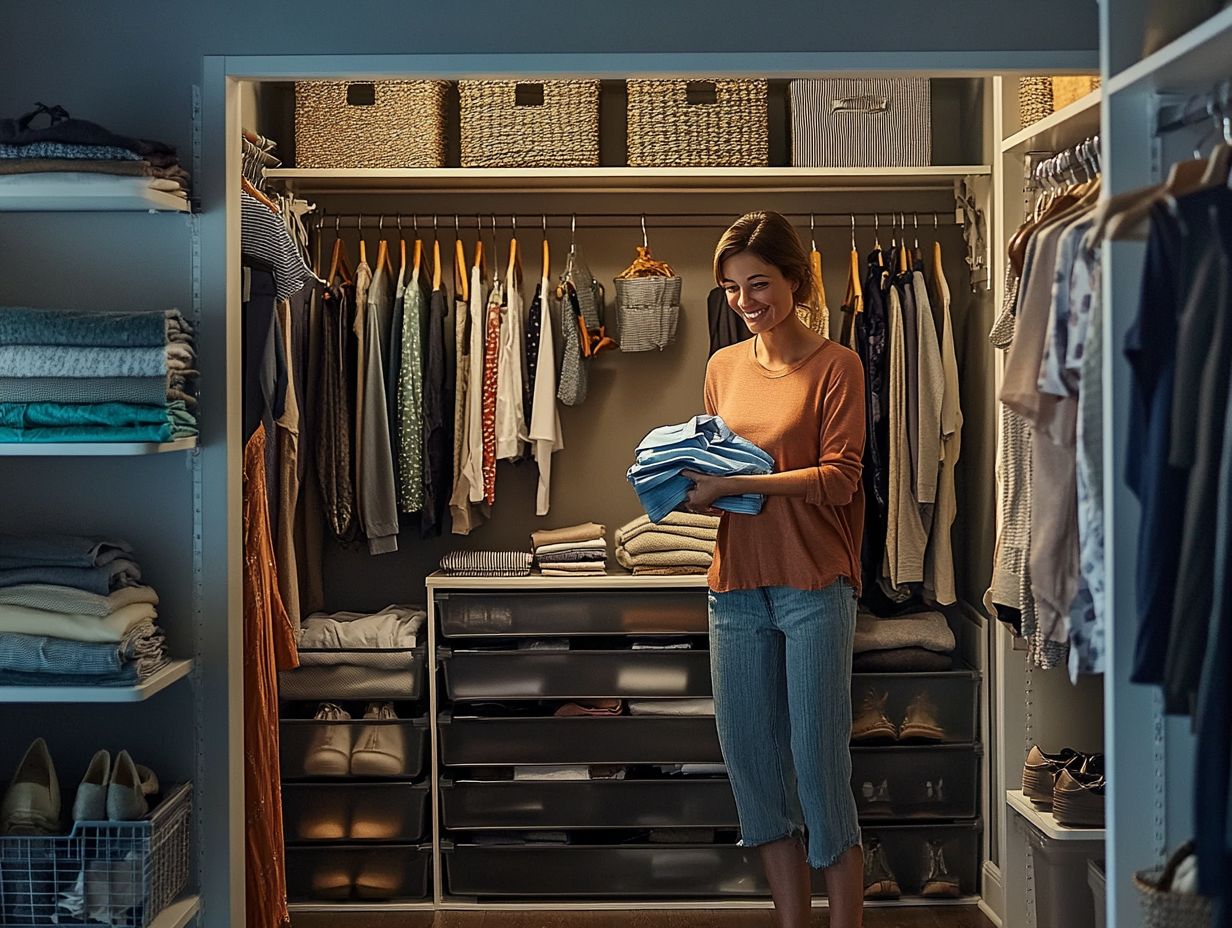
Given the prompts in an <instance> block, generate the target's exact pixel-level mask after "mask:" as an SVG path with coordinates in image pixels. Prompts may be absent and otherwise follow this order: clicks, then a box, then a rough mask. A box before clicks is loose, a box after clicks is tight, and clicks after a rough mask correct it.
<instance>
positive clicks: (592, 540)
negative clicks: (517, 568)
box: [530, 522, 607, 577]
mask: <svg viewBox="0 0 1232 928" xmlns="http://www.w3.org/2000/svg"><path fill="white" fill-rule="evenodd" d="M530 541H531V546H532V547H533V548H534V550H535V560H536V561H537V562H538V564H539V570H540V571H541V572H542V573H543V575H544V576H545V577H602V576H604V575H605V574H606V573H607V527H606V526H603V525H599V524H598V523H596V522H584V523H582V524H581V525H570V526H567V527H566V528H552V529H544V530H543V531H538V532H532V533H531V536H530Z"/></svg>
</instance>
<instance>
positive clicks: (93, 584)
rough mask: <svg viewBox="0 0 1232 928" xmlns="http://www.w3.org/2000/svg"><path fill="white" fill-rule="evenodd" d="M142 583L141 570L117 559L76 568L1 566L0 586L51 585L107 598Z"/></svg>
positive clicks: (59, 566)
mask: <svg viewBox="0 0 1232 928" xmlns="http://www.w3.org/2000/svg"><path fill="white" fill-rule="evenodd" d="M140 581H141V567H140V565H138V564H137V563H136V562H135V561H132V560H130V559H128V558H125V557H121V558H116V559H115V560H114V561H108V562H107V563H106V564H101V565H99V566H97V567H75V566H72V565H68V566H66V565H62V564H18V565H16V566H12V567H0V586H4V587H8V586H22V585H24V584H27V583H46V584H49V585H51V586H71V587H73V588H74V589H77V590H85V591H86V592H88V593H97V594H98V595H99V596H106V595H107V594H108V593H111V592H112V591H114V590H118V589H119V588H120V587H124V586H132V585H134V584H136V583H139V582H140Z"/></svg>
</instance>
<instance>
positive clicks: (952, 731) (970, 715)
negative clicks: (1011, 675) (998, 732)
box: [851, 669, 980, 744]
mask: <svg viewBox="0 0 1232 928" xmlns="http://www.w3.org/2000/svg"><path fill="white" fill-rule="evenodd" d="M979 698H980V675H979V673H978V672H977V671H974V670H970V669H962V670H948V671H937V672H935V673H856V674H852V677H851V709H852V714H853V716H854V719H855V723H854V725H853V730H852V743H853V744H861V743H865V742H867V743H870V744H887V743H895V742H903V743H915V744H921V743H930V742H931V743H950V744H971V743H974V742H976V741H978V740H979V724H978V719H979ZM883 717H884V718H883ZM887 723H888V724H887ZM862 730H864V731H870V732H872V734H871V735H870V736H867V737H861V734H860V733H861V731H862Z"/></svg>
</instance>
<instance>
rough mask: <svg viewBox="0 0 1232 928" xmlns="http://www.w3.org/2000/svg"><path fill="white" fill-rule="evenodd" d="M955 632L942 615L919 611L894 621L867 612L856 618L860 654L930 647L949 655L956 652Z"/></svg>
mask: <svg viewBox="0 0 1232 928" xmlns="http://www.w3.org/2000/svg"><path fill="white" fill-rule="evenodd" d="M954 644H955V642H954V632H952V631H951V630H950V625H949V623H948V622H946V620H945V616H943V615H942V614H941V613H940V612H917V613H914V614H912V615H900V616H898V617H896V618H893V619H879V618H877V617H876V616H874V615H870V614H869V613H867V612H860V613H858V614H857V615H856V635H855V644H854V647H853V648H852V650H853V651H854V652H855V653H856V654H862V653H864V652H865V651H888V650H890V649H897V648H927V649H928V650H930V651H938V652H940V653H943V654H944V653H948V652H950V651H953V650H954Z"/></svg>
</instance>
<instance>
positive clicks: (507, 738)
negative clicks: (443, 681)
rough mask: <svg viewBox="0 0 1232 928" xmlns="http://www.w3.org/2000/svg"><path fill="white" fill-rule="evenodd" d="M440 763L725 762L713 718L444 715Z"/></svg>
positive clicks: (456, 764)
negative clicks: (487, 716) (484, 716)
mask: <svg viewBox="0 0 1232 928" xmlns="http://www.w3.org/2000/svg"><path fill="white" fill-rule="evenodd" d="M437 730H438V732H439V734H440V739H441V742H440V743H441V761H442V763H444V764H445V765H447V766H450V767H490V766H512V765H516V764H700V763H714V764H721V763H722V762H723V754H722V752H721V751H720V750H719V733H718V731H717V729H716V728H715V727H714V719H713V718H710V717H708V716H702V717H698V718H663V717H654V716H616V717H613V718H586V717H581V718H554V717H547V718H481V717H463V716H458V715H451V714H450V713H444V714H442V715H441V717H440V720H439V723H438V729H437Z"/></svg>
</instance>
